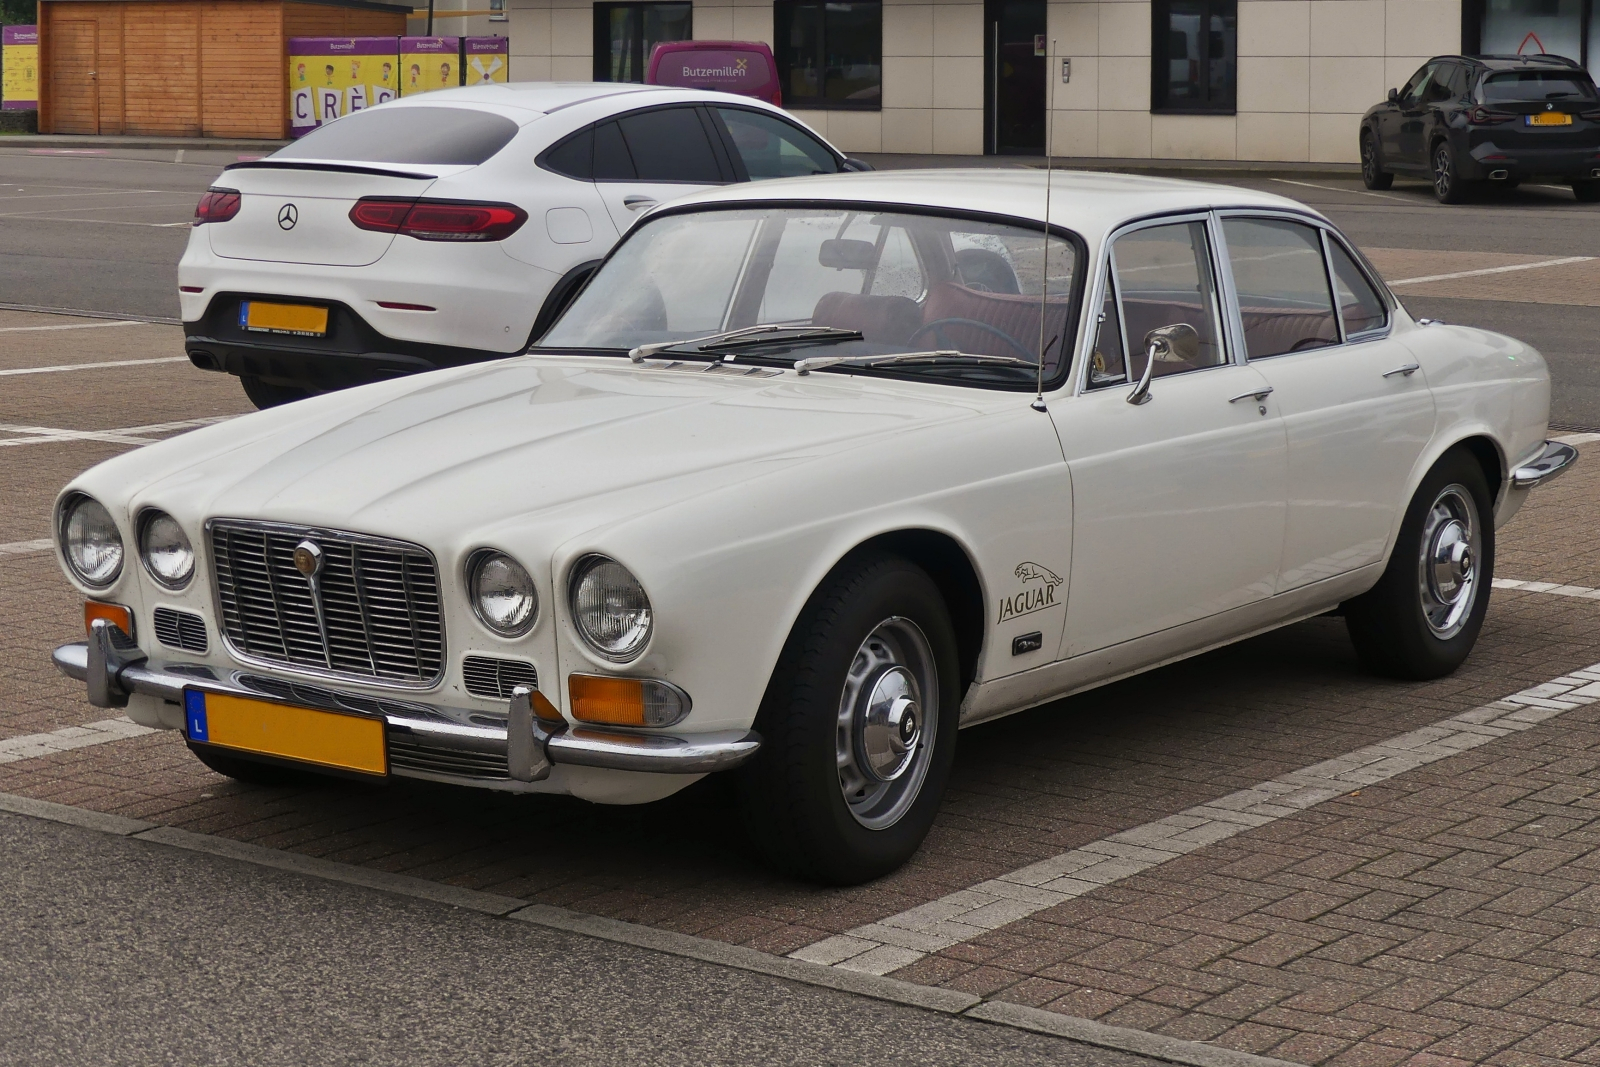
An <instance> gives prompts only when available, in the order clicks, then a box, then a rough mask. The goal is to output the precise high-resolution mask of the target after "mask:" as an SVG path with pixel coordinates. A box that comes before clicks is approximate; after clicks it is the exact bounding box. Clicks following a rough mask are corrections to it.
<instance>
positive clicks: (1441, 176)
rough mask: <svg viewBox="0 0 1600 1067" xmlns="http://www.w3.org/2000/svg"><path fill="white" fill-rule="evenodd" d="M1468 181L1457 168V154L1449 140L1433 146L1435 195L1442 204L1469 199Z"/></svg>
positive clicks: (1462, 201) (1458, 202)
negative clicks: (1463, 178)
mask: <svg viewBox="0 0 1600 1067" xmlns="http://www.w3.org/2000/svg"><path fill="white" fill-rule="evenodd" d="M1467 188H1468V183H1467V182H1465V181H1463V180H1462V179H1461V175H1460V173H1459V172H1458V171H1457V170H1456V154H1455V151H1454V150H1453V149H1452V148H1451V147H1450V142H1449V141H1440V142H1439V143H1438V144H1436V145H1434V146H1433V197H1434V199H1435V200H1437V201H1439V203H1441V204H1460V203H1464V202H1465V201H1466V199H1467Z"/></svg>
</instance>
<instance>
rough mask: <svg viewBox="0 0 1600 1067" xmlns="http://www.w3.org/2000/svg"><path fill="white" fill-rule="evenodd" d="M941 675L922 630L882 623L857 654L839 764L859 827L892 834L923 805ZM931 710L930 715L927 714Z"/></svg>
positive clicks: (845, 702) (843, 709)
mask: <svg viewBox="0 0 1600 1067" xmlns="http://www.w3.org/2000/svg"><path fill="white" fill-rule="evenodd" d="M938 706H939V675H938V671H937V669H936V668H935V666H934V659H933V649H932V648H931V647H930V646H929V644H928V639H927V637H925V636H924V635H923V633H922V630H921V629H920V628H919V627H918V626H917V624H916V623H914V622H912V621H911V620H910V619H905V618H900V617H898V616H897V617H895V618H891V619H885V620H884V621H883V622H880V623H879V624H878V625H877V626H876V627H874V628H873V631H872V632H871V633H870V634H868V635H867V639H866V640H865V641H863V642H861V647H860V648H859V649H857V650H856V654H855V659H854V660H853V661H852V662H851V664H850V671H849V673H848V674H847V675H846V676H845V682H844V691H843V692H842V693H841V694H840V698H839V720H838V728H837V730H836V732H835V742H834V756H835V759H836V761H837V763H838V766H839V791H840V793H841V794H842V795H843V796H844V801H845V805H846V806H847V807H848V808H849V809H850V814H851V816H852V817H854V819H855V820H856V822H858V823H860V824H861V825H862V826H865V827H867V828H868V829H871V830H882V829H885V828H886V827H889V826H893V825H894V824H895V823H897V822H899V821H900V818H901V817H902V816H903V815H905V813H906V810H907V809H909V808H910V807H911V805H912V804H913V803H914V802H915V801H916V799H917V794H918V793H919V792H920V791H921V789H922V780H923V779H924V778H925V777H926V776H927V773H928V764H929V762H930V760H931V758H932V754H933V743H934V734H935V733H936V731H937V727H938V713H937V710H936V709H937V708H938ZM924 709H927V710H926V712H925V711H924Z"/></svg>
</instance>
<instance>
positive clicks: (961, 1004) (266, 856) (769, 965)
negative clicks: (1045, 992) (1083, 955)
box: [0, 793, 1302, 1067]
mask: <svg viewBox="0 0 1600 1067" xmlns="http://www.w3.org/2000/svg"><path fill="white" fill-rule="evenodd" d="M0 812H11V813H13V814H16V815H23V816H27V817H30V818H35V819H41V820H46V821H49V822H57V823H65V824H67V825H69V826H78V827H82V828H84V829H88V830H98V831H100V832H101V833H107V834H113V835H116V836H119V837H128V838H132V839H134V840H138V841H148V842H149V843H151V844H153V845H163V846H166V847H168V848H181V849H184V850H187V851H190V852H203V853H206V854H208V855H212V856H221V857H223V858H226V859H231V860H236V861H239V862H242V863H251V864H255V865H257V866H261V867H271V868H274V869H276V870H281V871H288V872H290V873H293V874H299V875H304V876H307V877H311V878H320V879H323V880H325V881H330V882H338V883H342V884H344V885H353V886H360V887H362V888H365V889H375V890H378V891H379V892H384V893H392V894H394V895H396V896H403V897H410V898H412V899H416V900H426V901H429V902H431V903H436V904H446V905H450V906H452V907H458V908H465V909H467V910H469V911H476V912H479V913H481V914H483V915H486V916H489V917H491V918H505V919H511V920H514V921H517V922H524V923H528V924H529V925H532V926H540V927H544V928H546V929H551V930H559V931H562V932H563V933H571V934H579V935H582V936H585V937H592V938H595V939H597V940H601V941H610V942H613V943H616V944H623V945H631V946H633V947H635V948H643V949H649V950H651V951H654V952H661V953H664V954H666V955H670V956H679V957H682V958H685V959H693V960H699V961H701V962H703V963H711V964H715V965H717V966H722V967H730V968H734V969H736V970H741V971H749V972H752V973H755V974H764V975H767V976H769V977H773V978H781V979H785V980H787V981H791V982H798V983H800V984H802V985H809V986H817V987H820V988H823V989H831V990H834V991H836V992H841V993H851V994H854V995H857V996H864V997H870V998H872V999H874V1000H883V1001H889V1002H891V1003H895V1004H903V1005H906V1006H907V1007H912V1008H920V1009H922V1010H924V1011H933V1012H938V1013H940V1014H942V1015H949V1016H952V1017H955V1018H961V1019H970V1020H972V1021H974V1022H983V1023H989V1024H991V1025H996V1026H1008V1027H1011V1028H1013V1029H1017V1030H1027V1031H1030V1032H1032V1033H1037V1034H1045V1035H1047V1036H1050V1037H1059V1038H1064V1039H1066V1040H1069V1041H1075V1042H1077V1043H1079V1044H1083V1045H1091V1046H1094V1047H1097V1048H1104V1049H1110V1050H1112V1051H1116V1052H1127V1053H1132V1054H1134V1055H1139V1056H1146V1057H1149V1058H1151V1059H1157V1060H1164V1061H1166V1062H1168V1063H1178V1064H1183V1065H1185V1067H1302V1065H1301V1064H1296V1063H1291V1062H1290V1061H1287V1060H1275V1059H1271V1058H1269V1057H1266V1056H1255V1055H1251V1054H1250V1053H1246V1052H1234V1051H1232V1050H1230V1049H1224V1048H1218V1047H1217V1046H1215V1045H1208V1044H1206V1043H1204V1042H1201V1041H1186V1040H1183V1039H1181V1038H1175V1037H1165V1036H1163V1035H1160V1034H1150V1033H1146V1032H1144V1031H1142V1030H1130V1029H1127V1028H1125V1027H1120V1026H1108V1025H1106V1024H1105V1023H1097V1022H1092V1021H1090V1020H1088V1019H1077V1018H1073V1017H1071V1016H1068V1015H1058V1014H1056V1013H1054V1012H1049V1011H1044V1010H1042V1009H1040V1008H1030V1007H1027V1006H1025V1005H1021V1004H1008V1003H1004V1002H1001V1001H985V1000H983V999H982V998H980V997H977V996H974V995H973V994H971V993H962V992H959V991H957V990H953V989H941V988H937V987H934V986H922V985H916V984H915V983H912V982H902V981H900V980H899V979H896V978H886V977H880V976H878V975H872V974H865V973H861V972H857V971H846V970H840V969H838V968H835V967H825V966H822V965H821V964H816V963H806V962H804V961H802V960H796V959H790V958H788V957H785V956H773V955H769V954H768V953H765V952H759V951H757V950H755V949H752V948H745V947H744V946H742V945H730V944H727V943H726V942H723V941H713V940H711V939H709V938H704V937H696V936H694V935H693V934H682V933H677V932H675V931H671V930H658V929H656V928H654V927H650V926H641V925H638V924H636V923H629V922H623V921H622V920H620V919H608V918H604V917H602V916H598V915H584V914H582V913H580V912H575V911H569V910H567V909H566V908H557V907H551V906H550V905H547V904H529V903H528V902H527V901H525V900H521V899H518V898H516V897H506V896H499V895H497V894H494V893H483V892H480V891H478V890H475V889H464V888H461V887H459V886H452V885H446V884H444V883H442V882H431V881H429V880H427V879H425V878H415V877H412V876H411V875H405V874H391V873H389V872H386V871H375V870H371V869H369V868H366V867H359V866H356V865H354V864H349V863H339V862H336V861H333V860H325V859H319V858H318V857H315V856H305V855H301V854H300V853H297V852H283V851H280V850H278V849H272V848H263V847H262V846H260V845H252V844H248V843H246V842H243V841H233V840H229V839H228V838H223V837H214V836H212V835H210V834H196V833H191V832H190V831H188V830H180V829H178V828H176V827H172V826H158V825H155V824H153V823H148V822H143V821H141V820H139V819H129V818H124V817H123V816H120V815H107V814H105V813H103V812H97V811H89V810H88V809H86V808H76V807H72V806H70V805H66V804H56V803H52V802H50V801H45V800H34V799H33V798H31V797H23V796H17V795H15V794H11V793H0Z"/></svg>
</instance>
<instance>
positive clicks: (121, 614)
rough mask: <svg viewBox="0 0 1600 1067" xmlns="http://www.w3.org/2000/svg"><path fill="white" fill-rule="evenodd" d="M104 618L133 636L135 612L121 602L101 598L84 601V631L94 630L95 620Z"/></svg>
mask: <svg viewBox="0 0 1600 1067" xmlns="http://www.w3.org/2000/svg"><path fill="white" fill-rule="evenodd" d="M96 619H104V620H106V621H107V622H109V623H110V624H111V625H113V626H115V627H117V628H118V629H120V630H121V631H122V632H123V633H125V634H127V635H128V636H129V637H132V636H133V612H132V611H130V610H129V609H127V608H125V607H123V606H122V605H121V604H107V603H104V602H103V601H99V600H85V601H84V602H83V631H84V633H91V632H93V630H94V620H96Z"/></svg>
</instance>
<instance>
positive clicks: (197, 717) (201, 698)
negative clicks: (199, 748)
mask: <svg viewBox="0 0 1600 1067" xmlns="http://www.w3.org/2000/svg"><path fill="white" fill-rule="evenodd" d="M183 724H184V732H185V733H187V734H188V735H189V740H191V741H209V740H211V731H210V729H209V728H208V727H207V726H206V695H205V694H204V693H202V692H199V691H198V690H194V689H185V690H184V691H183Z"/></svg>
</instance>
